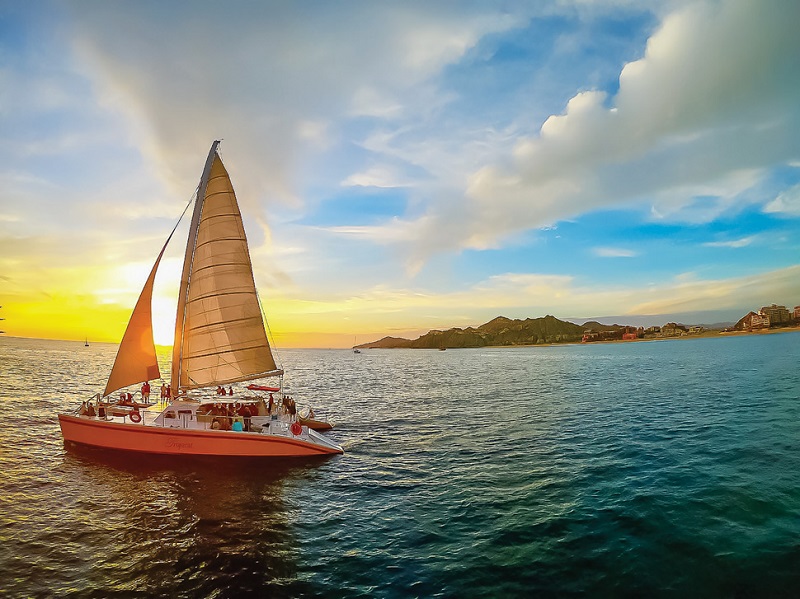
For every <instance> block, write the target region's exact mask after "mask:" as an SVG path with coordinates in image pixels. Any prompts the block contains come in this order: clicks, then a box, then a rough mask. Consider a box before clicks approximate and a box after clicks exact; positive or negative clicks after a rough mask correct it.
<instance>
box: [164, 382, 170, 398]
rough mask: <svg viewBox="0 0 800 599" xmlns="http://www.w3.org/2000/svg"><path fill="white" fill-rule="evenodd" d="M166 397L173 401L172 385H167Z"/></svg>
mask: <svg viewBox="0 0 800 599" xmlns="http://www.w3.org/2000/svg"><path fill="white" fill-rule="evenodd" d="M165 397H166V399H172V386H171V385H167V389H166V394H165Z"/></svg>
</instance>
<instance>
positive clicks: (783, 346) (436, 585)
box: [0, 333, 800, 598]
mask: <svg viewBox="0 0 800 599" xmlns="http://www.w3.org/2000/svg"><path fill="white" fill-rule="evenodd" d="M115 353H116V346H114V345H106V344H92V345H91V346H90V347H84V346H83V342H63V341H42V340H29V339H13V338H0V405H1V406H2V420H0V485H1V489H2V490H0V596H4V597H6V596H7V597H103V598H105V597H152V596H164V597H203V598H205V597H459V598H460V597H530V596H537V597H572V596H576V597H577V596H581V597H587V596H588V597H798V596H800V334H798V333H784V334H774V335H751V336H735V337H720V338H703V339H694V340H672V341H658V342H635V343H611V344H596V345H592V344H589V345H563V346H552V347H520V348H485V349H466V350H448V351H445V352H441V351H429V350H364V351H363V352H362V353H361V354H354V353H352V352H351V351H346V350H283V351H280V352H279V356H280V359H281V361H282V363H283V367H284V368H285V369H286V372H287V376H286V383H287V386H288V388H289V390H290V392H291V393H292V394H293V395H294V397H295V399H296V400H297V403H298V406H299V407H300V409H301V410H304V409H305V408H307V407H309V406H313V407H314V408H315V410H316V411H317V412H318V413H322V414H324V415H326V416H327V417H328V418H330V419H331V420H333V421H334V422H335V423H336V428H335V430H334V431H333V432H331V433H330V435H331V436H332V437H333V438H334V439H335V440H336V441H337V442H338V443H339V444H341V445H342V446H343V447H344V450H345V454H344V455H342V456H334V457H330V458H322V459H316V460H311V461H308V460H293V461H284V462H271V461H264V460H261V461H258V460H256V461H253V460H235V461H230V460H228V461H226V460H212V459H185V458H169V457H143V456H131V455H124V454H113V453H105V452H102V451H98V450H91V449H88V450H87V449H77V448H67V447H65V446H64V443H63V441H62V439H61V436H60V430H59V427H58V421H57V418H56V414H57V413H58V412H59V411H63V410H71V409H73V408H74V407H76V406H77V404H78V403H79V402H80V401H81V400H82V399H85V398H88V397H89V396H91V395H93V394H94V393H97V392H98V391H101V390H102V387H103V385H104V384H105V377H106V376H107V374H108V372H109V369H110V366H111V363H112V362H113V359H114V355H115ZM234 390H236V385H234Z"/></svg>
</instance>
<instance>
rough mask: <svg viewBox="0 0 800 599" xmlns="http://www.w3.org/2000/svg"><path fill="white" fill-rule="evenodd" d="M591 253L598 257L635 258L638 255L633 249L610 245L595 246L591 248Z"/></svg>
mask: <svg viewBox="0 0 800 599" xmlns="http://www.w3.org/2000/svg"><path fill="white" fill-rule="evenodd" d="M592 253H593V254H594V255H595V256H598V257H600V258H635V257H636V256H638V255H639V253H638V252H635V251H633V250H626V249H624V248H612V247H597V248H593V249H592Z"/></svg>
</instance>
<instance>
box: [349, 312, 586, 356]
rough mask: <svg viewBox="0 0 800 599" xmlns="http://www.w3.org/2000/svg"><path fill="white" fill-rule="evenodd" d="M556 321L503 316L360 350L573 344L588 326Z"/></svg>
mask: <svg viewBox="0 0 800 599" xmlns="http://www.w3.org/2000/svg"><path fill="white" fill-rule="evenodd" d="M589 324H590V323H587V325H585V326H581V325H577V324H574V323H572V322H565V321H563V320H559V319H558V318H556V317H555V316H545V317H543V318H526V319H525V320H511V319H510V318H505V317H504V316H498V317H497V318H495V319H493V320H490V321H489V322H487V323H486V324H482V325H481V326H479V327H467V328H465V329H460V328H453V329H448V330H446V331H428V332H427V333H425V334H424V335H422V336H421V337H419V338H417V339H413V340H411V339H403V338H398V337H384V338H383V339H380V340H379V341H374V342H372V343H364V344H362V345H359V346H358V347H359V348H402V347H407V348H415V349H440V348H462V347H487V346H504V345H505V346H507V345H537V344H544V343H575V342H578V341H580V340H581V338H582V337H583V332H584V330H585V329H586V328H587V326H589Z"/></svg>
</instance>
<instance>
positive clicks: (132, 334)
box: [103, 235, 172, 396]
mask: <svg viewBox="0 0 800 599" xmlns="http://www.w3.org/2000/svg"><path fill="white" fill-rule="evenodd" d="M171 237H172V235H170V238H171ZM167 243H169V239H167ZM167 243H165V244H164V247H163V248H161V253H159V254H158V258H156V263H155V264H153V269H152V270H151V271H150V276H149V277H147V282H145V284H144V288H143V289H142V293H141V294H140V295H139V301H137V302H136V307H135V308H134V309H133V313H132V314H131V319H130V320H129V321H128V328H127V329H125V334H124V335H123V336H122V341H121V342H120V344H119V349H118V350H117V358H116V360H114V367H113V368H112V369H111V374H110V375H109V377H108V383H106V390H105V391H104V392H103V395H104V396H106V395H108V394H109V393H113V392H114V391H116V390H117V389H121V388H122V387H127V386H128V385H133V384H135V383H141V382H144V381H150V380H153V379H157V378H160V377H161V372H160V371H159V369H158V358H157V357H156V345H155V342H154V341H153V319H152V299H153V284H154V283H155V280H156V271H157V270H158V265H159V263H160V262H161V256H163V255H164V250H166V249H167Z"/></svg>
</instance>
